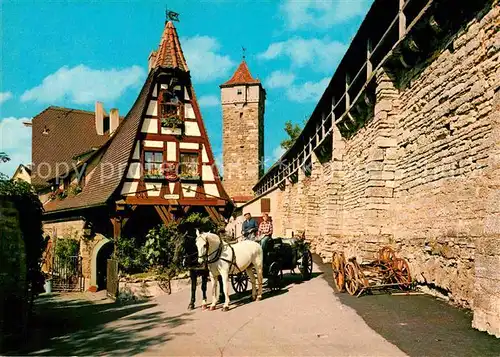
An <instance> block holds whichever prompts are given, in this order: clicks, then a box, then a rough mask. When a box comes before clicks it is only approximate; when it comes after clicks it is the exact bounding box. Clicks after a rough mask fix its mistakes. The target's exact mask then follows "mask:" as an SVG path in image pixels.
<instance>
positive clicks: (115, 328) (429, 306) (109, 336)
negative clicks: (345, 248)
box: [8, 257, 500, 357]
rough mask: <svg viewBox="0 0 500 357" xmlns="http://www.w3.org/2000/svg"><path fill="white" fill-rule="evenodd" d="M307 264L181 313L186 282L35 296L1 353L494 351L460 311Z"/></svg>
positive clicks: (498, 348)
mask: <svg viewBox="0 0 500 357" xmlns="http://www.w3.org/2000/svg"><path fill="white" fill-rule="evenodd" d="M315 261H316V262H317V263H318V265H316V264H315V277H314V278H313V279H312V280H310V281H307V282H303V283H301V281H300V278H298V277H297V276H296V277H288V279H287V282H288V286H287V287H286V288H285V289H284V290H283V291H282V292H281V293H274V294H271V293H270V292H266V291H265V292H264V299H263V300H262V301H260V302H250V301H249V300H250V297H249V295H247V296H246V297H244V298H242V299H241V300H239V301H234V300H233V301H232V304H231V310H230V311H229V312H222V311H221V310H220V309H219V310H216V311H202V310H201V309H199V308H198V309H196V310H194V311H188V310H187V309H186V308H187V304H188V302H189V291H188V290H187V289H186V290H183V291H180V292H177V293H174V294H172V295H166V296H162V297H159V298H157V299H153V300H151V301H147V302H143V303H128V304H123V303H112V302H110V301H109V300H107V299H106V298H105V295H103V294H102V293H103V292H100V293H98V294H90V293H85V294H76V295H75V294H63V295H52V296H47V295H46V296H41V297H40V298H39V299H38V300H37V308H36V313H35V316H34V322H33V327H32V329H31V331H30V335H29V337H28V338H27V339H26V343H25V344H23V345H21V346H18V348H17V349H16V350H15V351H14V352H11V353H8V354H16V355H28V354H35V355H50V356H54V355H58V356H64V355H77V356H89V355H92V356H97V355H116V356H124V355H127V356H130V355H152V356H168V355H170V356H293V355H300V356H321V355H323V356H325V355H326V356H377V357H378V356H403V355H405V353H407V354H408V355H410V356H429V357H443V356H450V357H452V356H453V357H457V356H500V342H499V340H498V339H496V338H494V337H492V336H489V335H487V334H485V333H483V332H479V331H477V330H474V329H472V328H471V319H472V317H471V314H470V312H468V311H463V310H460V309H456V308H454V307H452V306H450V305H448V304H446V303H444V302H442V301H438V300H436V299H434V298H433V297H430V296H406V297H401V296H400V297H395V296H390V295H388V294H376V295H372V296H365V297H362V298H355V297H351V296H349V295H348V294H346V293H343V294H336V293H334V290H333V289H332V287H331V284H332V279H331V269H330V267H329V266H328V265H324V264H321V263H320V261H319V259H318V257H315ZM320 270H322V271H323V274H319V271H320ZM209 288H210V284H209ZM199 293H200V295H201V292H199ZM233 297H234V295H233ZM197 302H198V304H199V302H200V301H197ZM396 346H397V347H396ZM402 351H404V352H405V353H403V352H402Z"/></svg>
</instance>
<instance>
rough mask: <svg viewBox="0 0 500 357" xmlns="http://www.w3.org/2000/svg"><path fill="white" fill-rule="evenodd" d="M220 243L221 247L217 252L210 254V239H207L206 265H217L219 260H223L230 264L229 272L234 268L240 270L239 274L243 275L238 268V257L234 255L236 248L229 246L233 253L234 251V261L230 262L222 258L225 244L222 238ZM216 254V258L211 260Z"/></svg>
mask: <svg viewBox="0 0 500 357" xmlns="http://www.w3.org/2000/svg"><path fill="white" fill-rule="evenodd" d="M219 241H220V244H219V247H218V248H217V250H215V251H214V252H212V253H210V254H208V251H209V244H208V239H206V238H205V252H206V253H205V256H204V258H205V262H206V264H212V263H215V262H216V261H217V260H219V259H220V260H222V261H224V262H226V263H229V270H228V272H230V271H231V268H232V267H233V266H235V267H236V269H238V272H239V273H241V272H242V270H241V269H240V268H239V267H238V265H237V264H236V255H235V254H234V248H233V246H232V245H231V244H228V246H229V247H230V248H231V251H232V253H233V254H232V259H231V260H228V259H226V258H222V257H221V255H222V250H223V249H224V242H223V241H222V239H221V237H219ZM214 253H215V256H214V257H213V258H211V259H209V257H210V256H211V255H212V254H214Z"/></svg>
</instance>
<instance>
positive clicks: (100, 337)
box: [7, 296, 190, 356]
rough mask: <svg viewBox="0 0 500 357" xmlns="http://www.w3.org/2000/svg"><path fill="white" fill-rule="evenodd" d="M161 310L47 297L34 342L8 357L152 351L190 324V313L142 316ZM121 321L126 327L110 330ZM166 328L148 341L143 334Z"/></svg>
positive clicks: (39, 311)
mask: <svg viewBox="0 0 500 357" xmlns="http://www.w3.org/2000/svg"><path fill="white" fill-rule="evenodd" d="M154 306H156V304H151V303H147V302H142V303H128V304H125V303H117V302H112V301H109V300H106V302H97V303H96V302H91V301H88V300H61V299H59V298H57V296H55V297H42V298H40V299H39V300H38V301H37V304H36V307H35V315H34V318H33V321H32V324H31V328H30V332H29V338H28V340H27V341H25V343H24V345H23V346H19V348H18V349H17V350H14V351H9V352H7V354H9V355H27V354H30V355H51V356H54V355H57V356H62V355H66V356H68V355H71V356H89V355H93V356H95V355H103V354H106V355H133V354H137V353H140V352H142V351H145V350H146V349H147V348H148V347H149V346H151V345H154V344H158V343H162V342H165V341H168V340H170V339H172V338H173V337H174V336H175V334H174V333H169V331H170V330H171V329H172V328H174V327H176V326H179V325H181V324H184V323H186V322H187V321H189V320H190V319H189V318H188V315H190V314H189V313H185V314H181V315H178V316H164V313H163V312H161V311H153V312H143V313H140V314H136V315H133V314H135V313H137V312H140V311H144V310H146V309H150V308H152V307H154ZM118 319H121V320H122V321H123V324H118V326H117V325H116V324H115V325H114V326H113V327H107V326H106V324H107V323H108V322H111V321H116V320H118ZM155 327H164V328H165V329H164V330H165V331H166V332H164V333H162V334H159V335H155V336H154V337H145V336H144V335H143V332H145V331H148V330H151V329H153V328H155Z"/></svg>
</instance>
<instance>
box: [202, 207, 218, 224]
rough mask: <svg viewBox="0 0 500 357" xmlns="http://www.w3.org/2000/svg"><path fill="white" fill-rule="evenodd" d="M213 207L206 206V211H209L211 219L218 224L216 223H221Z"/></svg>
mask: <svg viewBox="0 0 500 357" xmlns="http://www.w3.org/2000/svg"><path fill="white" fill-rule="evenodd" d="M212 209H213V207H208V206H205V210H206V211H207V213H208V215H209V216H210V218H211V219H212V220H213V221H214V222H216V223H220V218H219V217H218V214H217V212H214V211H213V210H212Z"/></svg>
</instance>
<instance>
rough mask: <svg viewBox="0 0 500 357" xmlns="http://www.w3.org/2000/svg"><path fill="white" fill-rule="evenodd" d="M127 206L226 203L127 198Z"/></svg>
mask: <svg viewBox="0 0 500 357" xmlns="http://www.w3.org/2000/svg"><path fill="white" fill-rule="evenodd" d="M126 202H127V204H130V205H140V206H142V205H150V206H153V205H165V206H225V205H226V201H224V200H218V199H208V198H207V199H198V198H184V199H180V200H166V199H164V198H160V197H149V198H138V197H127V198H126Z"/></svg>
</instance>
